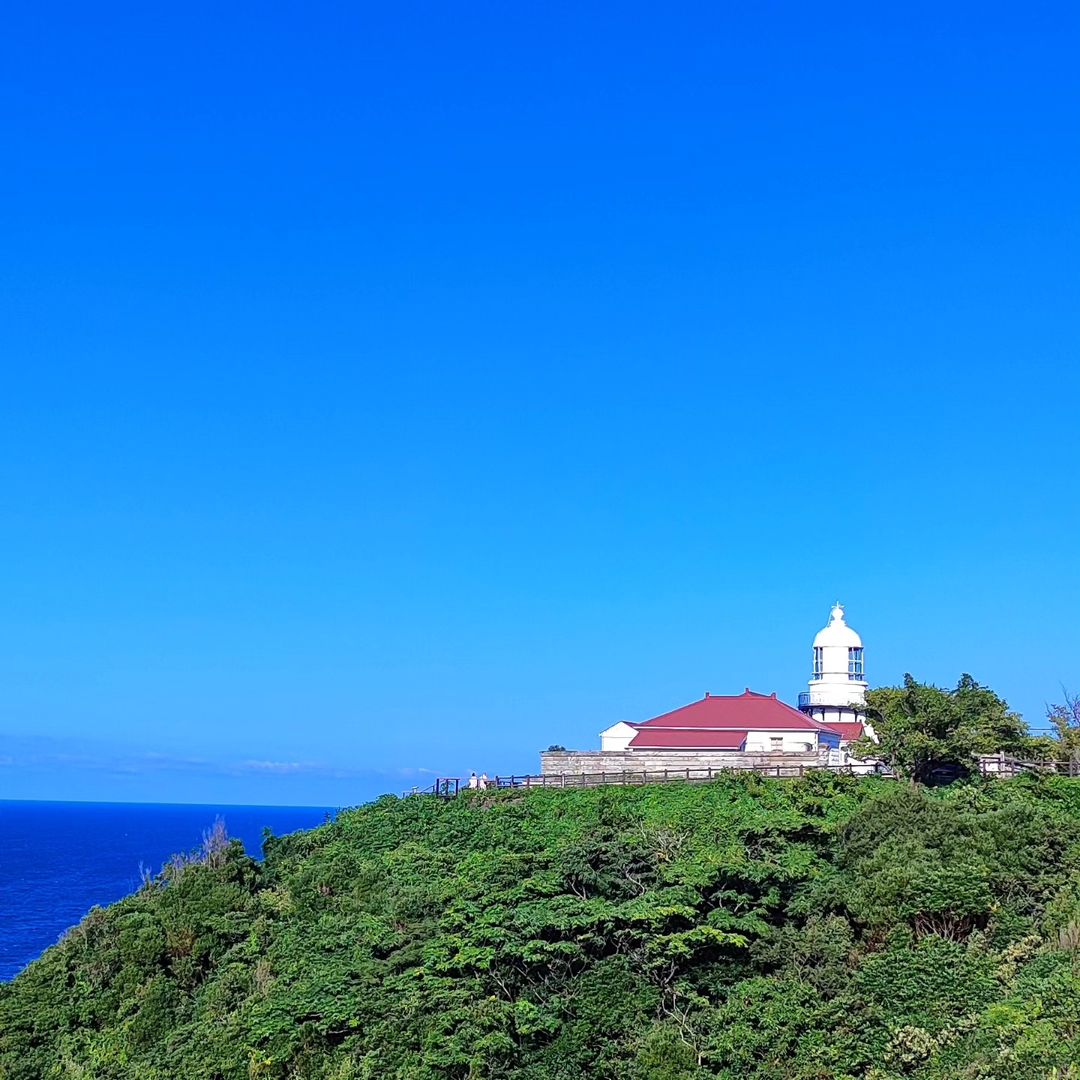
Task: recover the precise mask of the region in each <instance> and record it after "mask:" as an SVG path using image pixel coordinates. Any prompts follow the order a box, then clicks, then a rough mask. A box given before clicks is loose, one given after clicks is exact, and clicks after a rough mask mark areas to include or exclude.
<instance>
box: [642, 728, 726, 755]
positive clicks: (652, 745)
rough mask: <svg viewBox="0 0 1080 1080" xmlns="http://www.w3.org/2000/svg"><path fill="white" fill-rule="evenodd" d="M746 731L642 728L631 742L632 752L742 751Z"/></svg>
mask: <svg viewBox="0 0 1080 1080" xmlns="http://www.w3.org/2000/svg"><path fill="white" fill-rule="evenodd" d="M745 741H746V732H745V731H710V730H707V729H697V730H690V729H687V728H646V727H642V728H640V729H639V730H638V733H637V734H636V735H635V736H634V737H633V738H632V739H631V740H630V749H631V750H741V749H742V745H743V743H744V742H745Z"/></svg>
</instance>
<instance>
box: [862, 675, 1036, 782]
mask: <svg viewBox="0 0 1080 1080" xmlns="http://www.w3.org/2000/svg"><path fill="white" fill-rule="evenodd" d="M866 713H867V718H868V720H869V722H870V723H871V724H872V726H873V729H874V733H875V735H876V736H877V743H876V744H874V743H873V742H871V741H870V740H863V741H862V742H861V743H860V744H859V746H858V747H857V748H856V752H857V753H860V754H862V755H864V756H866V757H876V758H880V759H882V760H884V761H886V762H888V763H889V765H891V766H892V767H893V768H894V769H895V770H896V771H897V772H898V773H900V774H901V775H903V776H905V777H907V778H909V779H911V780H915V781H918V782H920V783H928V782H930V781H932V780H933V779H934V778H935V776H937V775H944V776H946V777H948V778H950V779H952V778H955V777H956V776H957V775H967V774H969V773H971V772H973V771H975V770H976V768H977V759H978V756H979V755H980V754H993V753H998V752H1004V753H1008V754H1017V755H1023V754H1025V753H1028V754H1031V753H1035V752H1036V750H1037V747H1036V746H1035V745H1034V744H1033V740H1032V738H1031V735H1030V733H1029V731H1028V728H1027V725H1026V724H1025V723H1024V721H1023V720H1022V719H1021V717H1020V716H1019V714H1017V713H1014V712H1012V711H1011V710H1010V709H1009V706H1008V704H1007V703H1006V702H1005V701H1003V700H1002V699H1001V698H1000V697H998V695H997V694H995V693H994V691H993V690H991V689H989V688H988V687H985V686H980V685H979V683H977V682H976V681H975V680H974V679H973V678H972V677H971V676H970V675H966V674H965V675H962V676H961V677H960V681H959V682H958V683H957V684H956V688H955V689H954V690H942V689H941V688H940V687H937V686H932V685H930V684H929V683H921V682H918V681H916V680H915V679H914V678H912V676H911V675H905V676H904V684H903V686H886V687H881V688H878V689H874V690H870V691H868V692H867V695H866ZM1040 756H1045V755H1044V753H1040Z"/></svg>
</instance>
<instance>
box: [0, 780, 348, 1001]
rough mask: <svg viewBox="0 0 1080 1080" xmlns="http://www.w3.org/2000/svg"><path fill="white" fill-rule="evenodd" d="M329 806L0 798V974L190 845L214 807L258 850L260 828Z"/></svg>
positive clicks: (298, 823) (319, 818) (302, 822)
mask: <svg viewBox="0 0 1080 1080" xmlns="http://www.w3.org/2000/svg"><path fill="white" fill-rule="evenodd" d="M328 813H329V814H333V811H331V810H327V809H325V808H323V807H297V806H172V805H154V804H140V803H63V802H5V801H3V800H0V981H2V980H6V979H10V978H12V976H14V975H15V974H16V973H17V972H19V971H21V970H22V969H23V968H24V967H25V966H26V965H27V964H28V963H29V962H30V961H31V960H33V959H34V957H36V956H38V955H39V954H40V953H41V952H42V951H43V950H44V949H47V948H48V947H49V946H50V945H54V944H55V943H56V940H57V938H58V937H59V936H60V935H61V934H62V933H63V932H64V931H65V930H66V929H68V927H70V926H74V925H75V924H76V923H77V922H78V921H79V920H80V919H81V918H82V917H83V916H84V915H85V914H86V913H87V911H89V910H90V908H91V907H93V906H94V905H95V904H109V903H112V902H113V901H114V900H119V899H120V897H122V896H124V895H126V894H127V893H129V892H132V891H133V890H134V889H136V888H137V887H138V885H139V865H140V863H141V864H142V865H144V866H146V867H149V868H150V869H151V870H153V871H154V872H157V871H158V870H160V869H161V865H162V863H164V862H165V861H166V860H167V859H168V858H169V856H170V855H172V854H174V853H175V852H178V851H190V850H191V849H192V848H195V847H198V846H199V844H200V843H201V841H202V833H203V830H204V829H206V828H209V827H210V826H211V825H212V824H213V822H214V818H215V817H217V816H218V815H220V816H221V817H222V818H224V820H225V827H226V828H227V829H228V831H229V835H230V836H234V837H237V838H238V839H240V840H243V842H244V847H246V848H247V850H248V852H249V853H250V854H252V855H256V856H257V855H259V854H260V847H261V844H262V832H263V829H264V828H269V829H272V830H273V832H274V833H276V834H277V835H281V834H282V833H288V832H294V831H295V830H296V829H309V828H311V827H312V826H314V825H320V824H321V823H322V822H323V821H324V820H325V819H326V815H327V814H328Z"/></svg>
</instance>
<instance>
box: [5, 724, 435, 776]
mask: <svg viewBox="0 0 1080 1080" xmlns="http://www.w3.org/2000/svg"><path fill="white" fill-rule="evenodd" d="M0 747H3V751H4V752H3V753H0V768H15V769H19V768H26V769H35V768H46V769H53V768H57V767H62V768H68V769H75V770H90V771H94V772H108V773H115V774H121V775H148V774H154V773H193V774H199V775H204V776H245V775H248V776H259V775H266V774H272V775H278V776H285V775H293V776H309V777H324V778H330V779H337V780H345V779H350V778H356V779H360V778H366V779H375V778H380V777H381V778H386V779H390V778H396V779H401V780H408V779H410V778H413V777H418V776H429V775H431V776H433V775H435V774H436V773H437V771H438V770H436V769H429V768H426V767H424V766H407V767H403V768H399V769H375V768H360V767H353V766H343V765H331V764H329V763H327V762H322V761H304V760H288V759H286V760H277V759H274V758H250V757H249V758H230V757H228V756H222V757H220V758H211V757H202V756H197V755H190V754H183V753H175V752H170V751H162V750H153V749H139V750H131V749H128V748H121V747H119V746H115V745H113V744H111V743H108V742H106V741H104V740H93V739H85V740H71V739H57V738H50V737H48V736H37V735H32V736H10V735H0Z"/></svg>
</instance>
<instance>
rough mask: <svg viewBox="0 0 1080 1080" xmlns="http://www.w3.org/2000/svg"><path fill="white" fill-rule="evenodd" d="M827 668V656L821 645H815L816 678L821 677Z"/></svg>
mask: <svg viewBox="0 0 1080 1080" xmlns="http://www.w3.org/2000/svg"><path fill="white" fill-rule="evenodd" d="M824 670H825V658H824V655H823V654H822V651H821V646H820V645H815V646H814V678H815V679H820V678H821V676H822V673H823V672H824Z"/></svg>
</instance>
